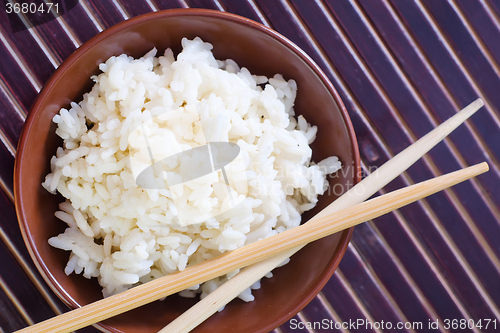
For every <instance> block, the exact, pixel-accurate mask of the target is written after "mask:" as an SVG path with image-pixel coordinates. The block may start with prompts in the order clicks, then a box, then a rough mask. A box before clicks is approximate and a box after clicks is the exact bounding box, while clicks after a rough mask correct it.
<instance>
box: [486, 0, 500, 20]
mask: <svg viewBox="0 0 500 333" xmlns="http://www.w3.org/2000/svg"><path fill="white" fill-rule="evenodd" d="M487 2H488V4H489V5H490V6H491V7H492V8H493V10H494V11H495V12H496V14H497V15H498V16H500V3H499V2H498V1H497V0H487Z"/></svg>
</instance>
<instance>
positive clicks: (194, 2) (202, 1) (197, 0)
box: [186, 0, 219, 10]
mask: <svg viewBox="0 0 500 333" xmlns="http://www.w3.org/2000/svg"><path fill="white" fill-rule="evenodd" d="M186 3H187V5H188V6H189V7H190V8H205V9H214V10H219V7H217V4H216V3H215V2H214V1H213V0H186Z"/></svg>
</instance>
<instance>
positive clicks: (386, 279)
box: [351, 222, 433, 322]
mask: <svg viewBox="0 0 500 333" xmlns="http://www.w3.org/2000/svg"><path fill="white" fill-rule="evenodd" d="M386 223H387V222H386ZM351 243H352V244H353V245H354V247H355V248H356V250H357V251H358V252H359V254H360V255H361V257H362V258H363V261H364V262H366V263H367V264H368V265H370V267H371V269H372V270H373V271H374V273H375V274H376V275H377V276H378V277H379V278H380V282H381V283H382V284H383V286H384V287H385V288H386V289H387V291H388V292H389V293H390V294H391V296H392V297H393V298H394V301H395V302H396V303H397V305H398V307H399V308H400V309H401V311H402V312H403V313H404V314H405V316H406V317H407V319H408V320H409V321H412V322H428V321H429V320H430V319H431V318H432V317H431V316H430V314H429V312H428V310H426V308H425V307H423V306H422V304H421V303H420V301H419V300H418V297H417V295H416V294H415V293H414V291H413V290H412V286H410V285H409V284H408V282H407V281H406V280H405V278H404V277H403V276H402V275H401V274H400V272H399V270H398V269H397V267H396V266H395V263H394V261H393V260H392V258H390V257H389V256H388V254H387V252H386V250H385V249H384V248H383V247H382V246H381V243H380V240H379V239H378V237H377V235H376V234H375V233H374V232H373V230H372V229H371V228H370V226H369V224H366V223H365V224H363V225H361V226H359V227H357V228H356V229H355V232H354V235H353V238H352V241H351ZM431 311H433V309H432V310H431Z"/></svg>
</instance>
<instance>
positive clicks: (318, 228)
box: [19, 99, 488, 333]
mask: <svg viewBox="0 0 500 333" xmlns="http://www.w3.org/2000/svg"><path fill="white" fill-rule="evenodd" d="M481 106H483V102H482V101H481V100H480V99H478V100H476V101H474V102H473V103H471V104H470V105H468V106H467V107H466V108H464V109H463V110H462V111H460V112H459V113H457V114H456V115H455V116H453V117H452V118H450V119H448V120H447V121H445V122H444V123H443V124H441V125H440V126H439V127H437V128H436V129H434V130H433V131H431V132H430V133H428V134H427V135H426V136H424V137H422V138H421V139H420V140H418V141H417V142H415V143H414V144H412V145H411V146H410V147H408V148H406V149H405V150H404V151H402V152H401V153H399V154H398V155H396V156H395V157H394V158H392V159H391V160H389V161H388V162H386V163H385V164H384V165H383V166H381V167H380V168H379V169H377V170H376V171H375V172H374V173H372V174H371V175H370V176H368V177H367V178H365V179H364V180H363V181H361V182H360V183H359V184H357V185H356V186H354V187H353V188H351V190H349V191H348V192H347V193H345V194H344V195H343V196H342V197H340V198H339V199H337V200H336V201H334V202H333V203H332V204H330V205H329V206H328V207H327V208H325V209H324V210H323V211H321V212H320V213H319V214H317V215H316V216H315V217H314V218H313V219H311V220H310V221H309V222H307V223H305V224H304V225H301V226H299V227H296V228H293V229H291V230H287V231H285V232H282V233H280V234H277V235H275V236H272V237H269V238H266V239H263V240H261V241H258V242H255V243H252V244H249V245H246V246H244V247H242V248H239V249H237V250H234V251H231V252H229V253H226V254H223V255H221V256H218V257H216V258H214V259H211V260H208V261H205V262H203V263H200V264H197V265H194V266H190V267H187V268H186V269H185V270H184V271H182V272H177V273H174V274H170V275H167V276H164V277H162V278H158V279H156V280H153V281H151V282H148V283H145V284H142V285H140V286H137V287H134V288H132V289H130V290H128V291H125V292H122V293H119V294H117V295H114V296H110V297H108V298H105V299H102V300H99V301H97V302H94V303H92V304H89V305H86V306H84V307H81V308H78V309H75V310H72V311H70V312H67V313H65V314H62V315H59V316H57V317H54V318H52V319H49V320H46V321H44V322H41V323H38V324H35V325H33V326H30V327H27V328H25V329H23V330H21V331H19V332H37V333H43V332H71V331H73V330H76V329H79V328H82V327H85V326H88V325H91V324H93V323H96V322H99V321H102V320H104V319H107V318H110V317H112V316H115V315H118V314H120V313H123V312H126V311H129V310H131V309H134V308H137V307H139V306H141V305H144V304H147V303H150V302H153V301H155V300H157V299H160V298H162V297H165V296H168V295H171V294H173V293H176V292H179V291H181V290H183V289H186V288H188V287H190V286H193V285H196V284H198V283H202V282H204V281H207V280H210V279H213V278H215V277H218V276H221V275H223V274H226V273H228V272H231V271H234V270H235V269H238V268H242V267H246V266H249V267H247V268H245V269H243V270H242V271H241V272H240V273H238V274H237V275H236V276H234V277H233V278H231V279H230V280H229V281H228V282H226V283H224V284H223V285H222V286H220V287H219V288H218V289H217V290H216V291H214V292H213V293H211V294H210V295H208V296H207V297H206V298H204V299H203V300H201V301H200V302H198V304H196V305H195V306H193V307H192V308H191V309H189V310H188V311H186V312H185V313H184V314H183V315H181V316H180V317H178V318H177V319H176V320H174V321H173V322H172V323H171V324H169V325H168V326H167V327H165V328H164V329H162V330H161V331H160V332H167V331H168V332H189V331H190V330H191V329H193V328H194V327H196V326H197V325H199V324H200V323H201V322H203V321H204V320H205V319H206V318H208V317H209V316H211V315H212V314H213V313H214V312H216V311H217V310H218V309H219V308H221V307H222V306H223V305H225V304H226V303H228V302H229V301H230V300H232V299H233V298H235V297H236V296H237V295H238V294H239V293H241V292H242V291H243V290H244V289H246V288H247V287H249V286H250V285H252V284H253V283H254V282H255V281H256V280H258V279H260V278H261V277H262V276H263V275H265V274H266V273H267V272H269V271H270V270H272V269H273V268H274V267H276V266H277V265H278V264H279V263H281V262H282V261H283V260H285V259H286V258H288V257H290V256H291V255H293V254H294V253H295V252H297V251H298V250H299V249H301V248H302V247H303V246H305V245H306V244H307V243H309V242H312V241H314V240H317V239H319V238H322V237H325V236H327V235H330V234H332V233H336V232H338V231H341V230H344V229H347V228H350V227H353V226H355V225H357V224H360V223H363V222H365V221H368V220H371V219H374V218H376V217H378V216H381V215H383V214H386V213H388V212H391V211H393V210H395V209H398V208H400V207H403V206H405V205H407V204H409V203H412V202H414V201H417V200H419V199H422V198H425V197H426V196H429V195H431V194H433V193H436V192H438V191H441V190H443V189H446V188H448V187H450V186H453V185H455V184H458V183H460V182H462V181H465V180H467V179H469V178H471V177H474V176H477V175H479V174H481V173H484V172H486V171H487V170H488V165H487V164H486V163H481V164H477V165H475V166H472V167H468V168H465V169H463V170H460V171H456V172H452V173H449V174H446V175H443V176H440V177H436V178H434V179H431V180H428V181H425V182H422V183H418V184H415V185H412V186H408V187H406V188H403V189H400V190H397V191H394V192H391V193H388V194H385V195H382V196H380V197H377V198H374V199H371V200H369V201H366V202H363V201H365V200H366V199H368V198H369V197H371V196H372V195H373V194H374V193H376V192H377V191H378V190H380V189H381V188H382V187H384V186H385V185H386V184H387V183H389V182H390V181H391V180H393V179H394V178H396V177H397V176H399V175H400V174H401V173H402V172H404V171H405V170H406V169H408V168H409V167H410V166H411V165H412V164H413V163H415V161H417V160H418V159H419V158H420V157H421V156H422V155H424V154H425V153H426V152H427V151H429V150H430V149H431V148H432V147H434V146H435V145H436V144H437V143H439V142H440V141H441V140H442V139H444V138H445V137H446V136H447V135H448V134H449V133H451V132H452V131H453V130H454V129H455V128H456V127H458V126H459V125H460V124H462V123H463V122H464V121H465V120H466V119H467V118H469V117H470V116H471V115H472V114H474V113H475V112H476V111H477V110H478V109H479V108H480V107H481Z"/></svg>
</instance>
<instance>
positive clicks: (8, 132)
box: [0, 92, 24, 147]
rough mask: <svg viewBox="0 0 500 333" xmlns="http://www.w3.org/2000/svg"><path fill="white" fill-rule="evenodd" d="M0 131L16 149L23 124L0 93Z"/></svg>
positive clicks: (5, 97)
mask: <svg viewBox="0 0 500 333" xmlns="http://www.w3.org/2000/svg"><path fill="white" fill-rule="evenodd" d="M0 110H2V112H0V131H1V132H3V133H4V134H5V136H6V137H7V139H8V140H9V142H10V143H11V144H12V146H14V147H16V146H17V142H18V141H19V134H20V133H21V128H22V127H23V124H24V122H23V121H22V119H21V117H20V116H19V115H18V114H17V112H16V111H14V110H13V107H12V105H11V104H10V102H9V101H8V99H7V96H5V95H4V94H2V93H1V92H0Z"/></svg>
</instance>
